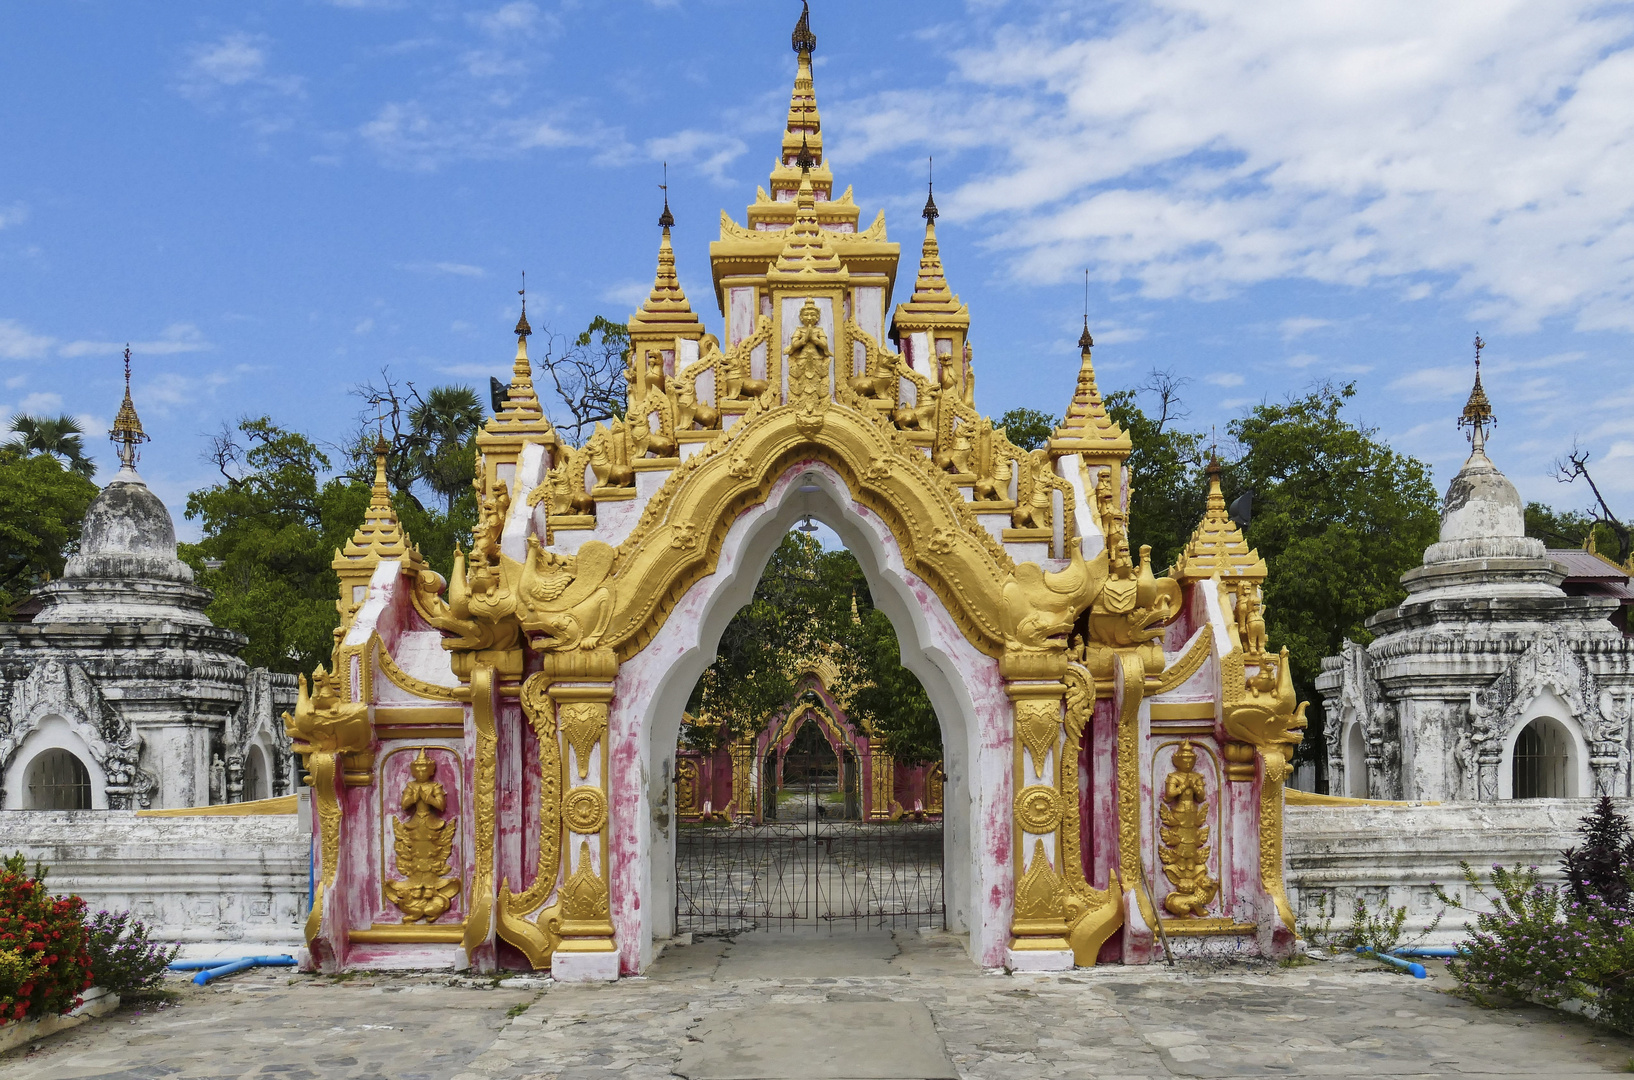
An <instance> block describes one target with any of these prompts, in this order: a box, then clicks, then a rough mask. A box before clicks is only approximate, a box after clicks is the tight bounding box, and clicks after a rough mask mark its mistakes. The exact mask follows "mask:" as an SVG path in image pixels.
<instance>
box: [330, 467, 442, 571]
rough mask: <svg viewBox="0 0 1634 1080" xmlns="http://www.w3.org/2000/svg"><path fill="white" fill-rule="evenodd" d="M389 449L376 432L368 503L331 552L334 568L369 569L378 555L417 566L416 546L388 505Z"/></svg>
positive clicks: (389, 489)
mask: <svg viewBox="0 0 1634 1080" xmlns="http://www.w3.org/2000/svg"><path fill="white" fill-rule="evenodd" d="M390 449H391V448H390V447H389V446H387V445H386V440H385V439H384V438H383V437H380V436H376V438H375V444H374V486H373V488H372V489H371V491H370V493H369V507H368V509H367V510H365V511H363V523H362V524H361V525H359V526H358V527H357V531H356V532H354V533H353V534H352V538H351V539H350V540H348V541H347V542H346V546H345V547H344V548H342V549H341V550H339V551H337V552H335V561H334V563H333V564H332V565H333V566H334V568H335V569H336V570H350V569H356V568H360V567H365V566H366V567H368V568H369V570H370V571H371V572H372V571H373V568H374V567H375V566H376V565H378V564H379V562H380V561H381V560H382V559H401V560H403V561H405V562H407V563H408V564H409V565H410V566H411V567H418V566H419V564H420V562H421V559H420V552H419V550H418V549H416V548H415V547H414V545H413V544H412V543H411V542H410V540H409V536H408V533H407V532H406V531H405V530H404V529H403V526H402V525H401V524H400V523H399V522H398V520H397V512H396V511H395V510H393V509H392V505H391V485H390V484H389V483H387V482H386V453H387V451H389V450H390ZM364 560H367V561H364Z"/></svg>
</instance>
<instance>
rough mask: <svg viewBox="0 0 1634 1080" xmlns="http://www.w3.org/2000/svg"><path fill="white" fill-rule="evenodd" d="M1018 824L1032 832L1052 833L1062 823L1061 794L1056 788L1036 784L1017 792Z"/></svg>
mask: <svg viewBox="0 0 1634 1080" xmlns="http://www.w3.org/2000/svg"><path fill="white" fill-rule="evenodd" d="M1015 809H1016V824H1017V825H1020V826H1021V827H1022V829H1023V830H1025V831H1027V832H1030V833H1037V834H1040V835H1042V834H1046V833H1052V832H1054V831H1055V830H1056V829H1057V828H1059V827H1060V825H1061V796H1060V795H1058V794H1056V791H1055V789H1054V788H1051V787H1045V786H1044V785H1043V784H1034V785H1032V786H1031V787H1025V788H1022V789H1021V790H1020V791H1019V792H1017V793H1016V806H1015Z"/></svg>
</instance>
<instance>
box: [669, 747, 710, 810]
mask: <svg viewBox="0 0 1634 1080" xmlns="http://www.w3.org/2000/svg"><path fill="white" fill-rule="evenodd" d="M675 812H676V813H677V814H679V815H680V816H681V817H682V818H689V819H690V818H695V817H697V816H698V815H699V814H701V813H703V807H702V806H701V805H699V803H698V763H697V762H696V761H692V760H690V759H687V758H683V759H681V760H680V761H679V762H677V763H676V765H675Z"/></svg>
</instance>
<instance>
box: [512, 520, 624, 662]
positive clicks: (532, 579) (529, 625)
mask: <svg viewBox="0 0 1634 1080" xmlns="http://www.w3.org/2000/svg"><path fill="white" fill-rule="evenodd" d="M616 558H617V552H616V551H614V550H613V547H612V545H610V544H607V543H604V542H602V541H600V540H590V541H587V542H585V543H584V544H583V545H582V546H581V547H580V548H579V553H578V554H577V555H558V554H556V553H555V552H553V551H546V550H545V549H544V548H543V547H541V546H540V544H539V538H538V537H537V536H530V537H528V556H527V562H526V564H525V565H524V566H523V567H522V572H521V582H520V592H521V612H520V614H521V617H522V620H521V625H522V627H523V628H524V629H525V630H526V631H527V635H528V638H529V640H530V641H531V642H532V643H533V646H534V648H536V649H543V650H546V651H548V652H566V651H570V650H575V649H594V648H596V647H597V646H599V645H600V644H601V639H602V635H603V634H605V633H606V632H607V624H608V623H609V621H611V619H612V617H613V588H612V584H611V582H610V581H609V578H610V577H611V575H612V571H613V562H614V560H615V559H616Z"/></svg>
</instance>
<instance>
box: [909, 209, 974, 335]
mask: <svg viewBox="0 0 1634 1080" xmlns="http://www.w3.org/2000/svg"><path fill="white" fill-rule="evenodd" d="M940 216H941V211H939V210H937V209H936V195H935V192H934V191H932V192H931V193H930V194H929V195H927V196H926V198H925V210H924V218H925V243H924V246H923V247H921V248H920V251H919V277H918V278H917V279H915V281H914V284H913V296H912V297H911V298H909V299H908V301H907V302H906V303H902V304H898V305H897V306H896V315H895V322H896V325H897V326H899V327H900V328H902V329H903V330H917V329H919V328H921V327H927V326H966V327H968V326H969V325H970V308H969V307H968V306H966V305H965V304H961V303H960V302H959V298H958V297H957V296H955V295H954V294H953V290H952V289H951V288H949V287H948V283H947V273H946V272H945V271H944V270H943V269H942V249H941V248H940V247H939V246H938V245H937V243H936V219H937V218H938V217H940Z"/></svg>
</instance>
